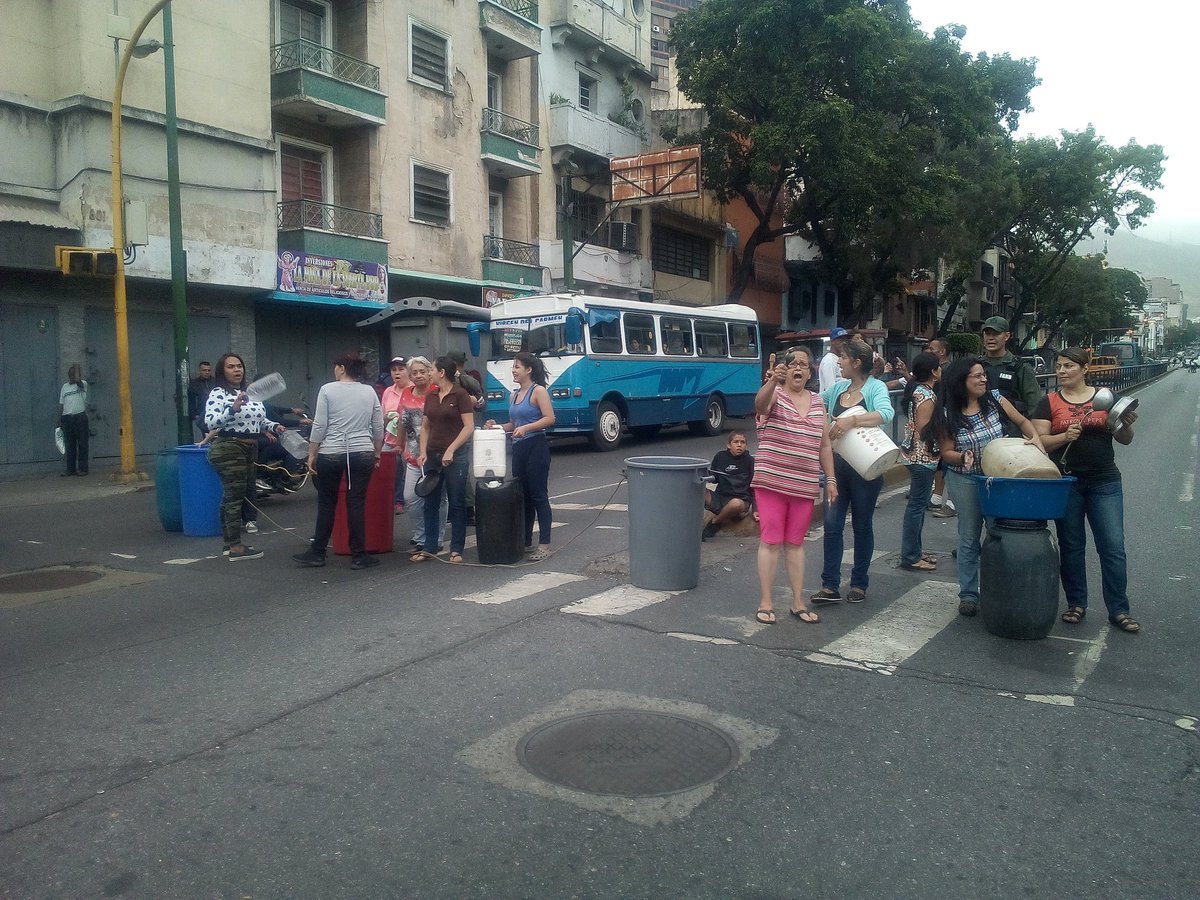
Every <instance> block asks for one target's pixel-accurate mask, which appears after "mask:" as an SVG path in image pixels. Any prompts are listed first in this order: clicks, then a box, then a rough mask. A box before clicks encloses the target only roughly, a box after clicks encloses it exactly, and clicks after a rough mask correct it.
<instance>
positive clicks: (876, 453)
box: [833, 406, 900, 481]
mask: <svg viewBox="0 0 1200 900" xmlns="http://www.w3.org/2000/svg"><path fill="white" fill-rule="evenodd" d="M866 414H867V411H866V410H865V409H863V408H862V407H861V406H852V407H851V408H850V409H848V410H846V411H845V412H844V413H842V414H841V415H840V416H838V418H839V419H844V418H846V417H847V416H865V415H866ZM833 452H834V453H836V454H838V455H839V456H840V457H841V458H842V459H844V460H846V462H848V463H850V465H851V467H852V468H853V469H854V471H855V472H857V473H858V474H859V475H861V476H862V477H863V478H865V479H866V480H867V481H874V480H875V479H876V478H878V477H879V476H880V475H882V474H883V473H884V472H886V471H887V470H888V469H890V468H891V467H892V466H894V465H895V464H896V460H897V459H899V458H900V448H899V447H897V446H896V443H895V442H894V441H893V440H892V439H891V438H890V437H888V436H887V435H886V434H884V433H883V429H881V428H878V427H876V426H874V425H872V426H871V427H870V428H851V429H850V430H849V431H847V432H846V433H845V434H843V435H842V436H841V437H840V438H838V439H837V440H836V441H834V442H833Z"/></svg>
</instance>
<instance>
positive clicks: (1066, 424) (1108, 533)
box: [1033, 347, 1142, 633]
mask: <svg viewBox="0 0 1200 900" xmlns="http://www.w3.org/2000/svg"><path fill="white" fill-rule="evenodd" d="M1090 361H1091V356H1090V354H1089V353H1088V351H1087V350H1084V349H1082V348H1079V347H1068V348H1067V349H1066V350H1060V351H1059V352H1058V362H1057V364H1056V365H1055V367H1054V371H1055V373H1056V374H1057V375H1058V384H1059V388H1058V390H1057V391H1055V392H1053V393H1051V394H1048V395H1047V396H1045V397H1043V398H1042V400H1041V402H1040V403H1039V404H1038V405H1037V409H1036V410H1035V411H1034V413H1033V425H1034V427H1035V428H1036V429H1037V432H1038V434H1039V435H1041V438H1042V443H1043V444H1045V446H1046V449H1047V450H1049V451H1050V458H1051V459H1052V460H1054V462H1055V464H1056V465H1057V466H1058V468H1059V469H1060V470H1061V471H1062V473H1063V474H1064V475H1073V476H1074V477H1075V479H1076V481H1075V484H1074V485H1073V486H1072V488H1071V493H1070V494H1069V495H1068V497H1067V514H1066V515H1065V516H1064V517H1063V518H1061V519H1058V520H1056V521H1055V523H1054V526H1055V529H1056V530H1057V531H1058V548H1059V553H1060V554H1061V556H1060V562H1059V573H1060V577H1061V578H1062V586H1063V591H1064V592H1065V593H1066V595H1067V611H1066V612H1064V613H1063V614H1062V620H1063V621H1064V622H1066V623H1067V624H1068V625H1078V624H1079V623H1080V622H1082V621H1083V617H1084V616H1085V615H1087V607H1088V598H1087V568H1086V550H1087V533H1086V531H1084V519H1086V520H1087V523H1088V524H1089V525H1090V526H1091V529H1092V540H1094V541H1095V542H1096V553H1097V555H1098V556H1099V557H1100V574H1101V583H1102V584H1103V590H1104V605H1105V606H1106V607H1107V608H1108V621H1109V622H1110V623H1112V624H1113V625H1114V626H1116V627H1117V628H1119V629H1121V630H1122V631H1127V632H1130V633H1135V632H1138V631H1141V628H1142V626H1141V625H1139V624H1138V623H1137V622H1136V621H1134V619H1133V618H1132V617H1131V616H1130V615H1129V596H1128V594H1127V593H1126V586H1127V583H1128V574H1127V572H1126V567H1125V506H1124V498H1123V496H1122V491H1121V472H1120V470H1119V469H1117V463H1116V459H1115V456H1114V454H1113V440H1114V439H1115V440H1116V441H1117V442H1118V443H1121V444H1126V445H1128V444H1129V443H1131V442H1132V441H1133V423H1134V422H1135V421H1137V413H1135V412H1134V411H1133V410H1132V409H1129V410H1126V411H1125V412H1124V413H1123V414H1122V415H1121V422H1122V423H1123V424H1122V426H1121V427H1120V428H1119V429H1118V430H1117V431H1116V432H1115V433H1114V432H1113V431H1112V430H1111V429H1110V428H1109V424H1108V417H1109V415H1110V414H1109V413H1108V412H1106V411H1097V410H1095V409H1093V408H1092V400H1093V398H1094V397H1095V396H1096V389H1095V388H1094V387H1090V386H1088V384H1087V382H1086V377H1087V371H1088V363H1089V362H1090Z"/></svg>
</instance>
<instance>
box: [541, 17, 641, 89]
mask: <svg viewBox="0 0 1200 900" xmlns="http://www.w3.org/2000/svg"><path fill="white" fill-rule="evenodd" d="M547 14H548V17H549V25H550V34H551V36H552V39H553V42H554V45H555V46H557V47H561V46H563V45H564V44H568V43H571V44H575V45H576V46H580V47H583V48H585V49H587V50H591V51H593V52H594V53H596V54H602V55H606V56H609V57H610V58H612V59H613V61H614V62H616V63H618V64H624V65H626V66H628V67H629V68H630V69H636V70H637V71H639V72H641V73H642V74H644V75H647V76H648V75H649V74H650V42H649V40H643V37H642V28H643V26H641V25H639V24H638V23H636V22H633V21H630V20H629V19H626V18H625V17H624V16H621V15H618V14H617V12H616V11H615V10H613V9H612V8H611V7H609V6H606V5H605V4H604V3H601V2H600V0H550V2H549V4H548V10H547Z"/></svg>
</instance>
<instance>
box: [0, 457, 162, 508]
mask: <svg viewBox="0 0 1200 900" xmlns="http://www.w3.org/2000/svg"><path fill="white" fill-rule="evenodd" d="M142 471H143V472H144V473H145V475H146V479H147V480H145V481H135V482H132V483H123V482H120V481H115V480H114V476H115V475H116V469H115V468H112V469H107V470H105V469H103V468H99V469H98V468H96V467H95V466H94V465H93V468H92V470H91V472H90V473H89V474H87V475H83V476H80V475H75V476H63V475H59V474H58V473H55V474H53V475H29V476H27V477H25V478H21V479H17V480H14V481H0V509H20V508H21V507H27V506H46V505H49V504H52V503H77V502H79V501H81V500H100V499H103V498H105V497H113V496H116V495H118V494H130V493H133V492H135V491H153V490H154V481H153V480H151V479H152V477H153V475H154V469H153V467H151V468H150V469H149V471H147V470H145V469H143V470H142Z"/></svg>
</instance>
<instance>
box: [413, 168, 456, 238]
mask: <svg viewBox="0 0 1200 900" xmlns="http://www.w3.org/2000/svg"><path fill="white" fill-rule="evenodd" d="M412 214H413V218H414V219H417V220H419V221H421V222H428V223H430V224H432V225H449V224H450V176H449V175H448V174H447V173H445V172H439V171H437V170H436V169H426V168H425V167H424V166H413V210H412Z"/></svg>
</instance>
